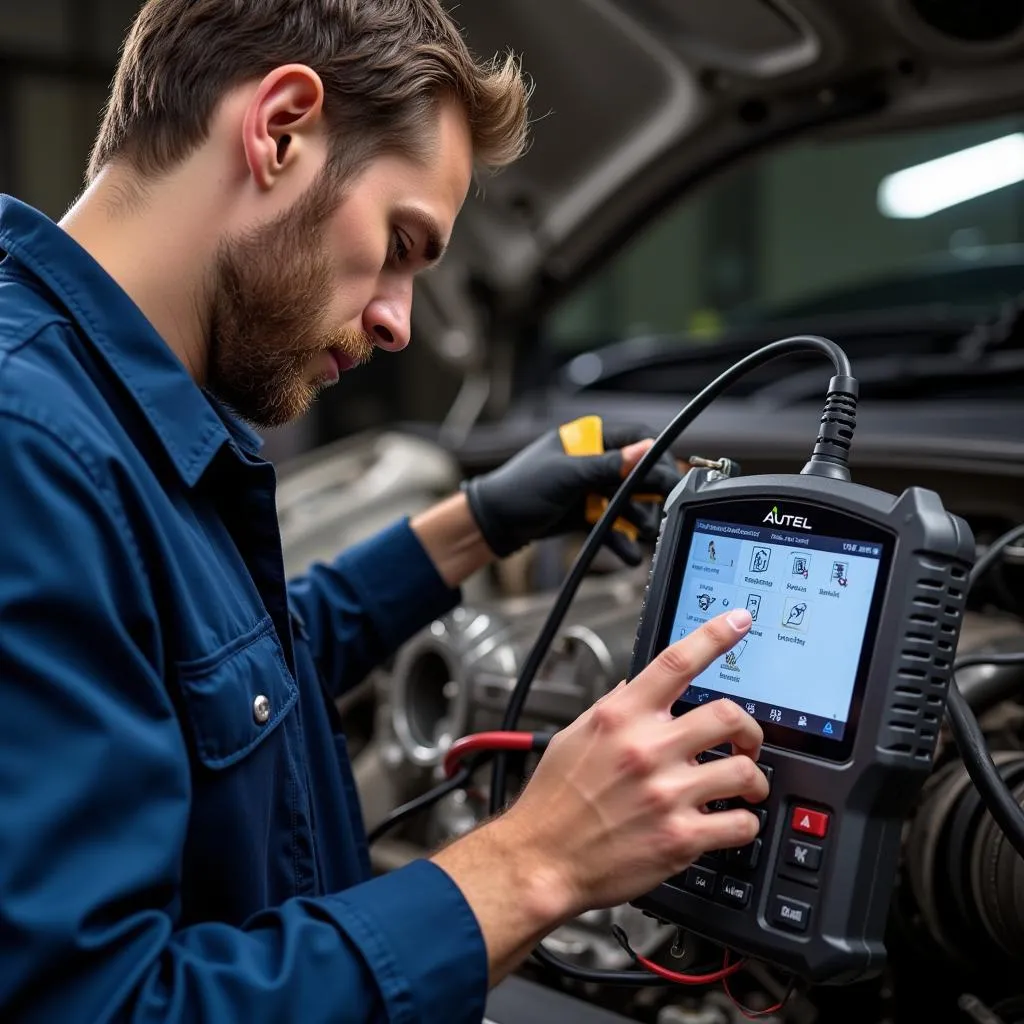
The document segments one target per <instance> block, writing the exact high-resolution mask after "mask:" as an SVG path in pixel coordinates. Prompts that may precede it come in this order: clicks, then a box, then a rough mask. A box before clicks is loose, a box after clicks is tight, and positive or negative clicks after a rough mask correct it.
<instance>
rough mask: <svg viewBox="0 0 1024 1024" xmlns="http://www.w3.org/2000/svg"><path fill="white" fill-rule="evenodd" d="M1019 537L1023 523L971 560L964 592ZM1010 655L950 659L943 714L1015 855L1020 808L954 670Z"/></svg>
mask: <svg viewBox="0 0 1024 1024" xmlns="http://www.w3.org/2000/svg"><path fill="white" fill-rule="evenodd" d="M1022 537H1024V526H1015V527H1014V528H1013V529H1012V530H1007V531H1006V533H1004V534H1003V535H1002V536H1001V537H999V538H998V539H997V540H995V541H994V542H993V543H992V544H991V545H989V548H988V550H987V551H986V552H985V554H984V555H982V556H981V558H979V559H978V560H977V562H975V564H974V567H973V568H972V569H971V572H970V575H969V576H968V577H967V590H968V592H970V590H971V588H972V587H974V586H975V585H976V584H977V582H978V580H979V579H981V577H982V576H984V574H985V573H986V572H988V570H989V569H990V568H992V566H993V565H994V564H995V563H996V561H997V560H998V559H999V558H1000V557H1001V556H1002V553H1003V551H1004V550H1005V549H1006V548H1008V547H1009V546H1010V545H1011V544H1013V543H1014V542H1015V541H1017V540H1020V539H1021V538H1022ZM1013 657H1014V655H998V654H991V655H988V656H985V655H981V654H979V655H974V656H970V655H965V656H964V657H963V658H960V659H959V660H957V661H954V662H953V678H952V679H951V680H950V684H949V694H948V697H947V700H946V717H947V719H948V721H949V727H950V730H951V731H952V733H953V739H954V741H955V742H956V745H957V749H958V750H959V751H960V757H961V759H962V760H963V762H964V767H965V768H966V769H967V774H968V775H969V776H970V778H971V782H973V783H974V786H975V788H976V789H977V790H978V793H979V794H980V796H981V799H982V802H983V803H984V804H985V807H986V808H987V810H988V812H989V814H991V815H992V817H993V818H994V819H995V822H996V824H997V825H998V826H999V830H1000V831H1001V832H1002V833H1003V835H1004V836H1006V839H1007V841H1008V842H1009V843H1010V845H1011V846H1012V847H1013V848H1014V849H1015V850H1016V851H1017V854H1018V856H1020V857H1024V809H1022V808H1021V806H1020V804H1018V803H1017V800H1016V799H1015V798H1014V796H1013V794H1012V793H1011V792H1010V789H1009V787H1008V786H1007V785H1006V782H1005V781H1004V779H1003V777H1002V776H1001V775H1000V774H999V772H998V770H997V769H996V766H995V764H994V763H993V761H992V756H991V754H989V752H988V744H986V742H985V735H984V733H982V731H981V726H980V725H978V720H977V718H975V716H974V712H973V711H972V710H971V707H970V705H969V704H968V703H967V701H966V700H965V699H964V695H963V694H962V693H961V692H960V687H959V686H958V685H957V681H956V673H957V672H958V671H959V670H960V669H962V668H968V667H969V666H971V665H981V664H990V665H998V664H1012V662H1011V661H1008V660H1007V659H1010V658H1013Z"/></svg>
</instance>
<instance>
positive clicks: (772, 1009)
mask: <svg viewBox="0 0 1024 1024" xmlns="http://www.w3.org/2000/svg"><path fill="white" fill-rule="evenodd" d="M728 962H729V951H728V950H726V951H725V963H728ZM742 962H743V961H742V960H741V961H740V963H741V964H742ZM722 988H723V989H725V994H726V995H727V996H728V997H729V999H730V1001H731V1002H732V1005H733V1006H735V1007H736V1009H737V1010H739V1011H740V1013H742V1014H743V1016H744V1017H746V1018H747V1020H758V1019H760V1018H761V1017H767V1016H768V1014H769V1013H778V1011H779V1010H781V1009H782V1007H783V1006H785V1005H786V999H787V998H788V997H789V994H788V993H787V994H786V995H785V996H783V997H782V998H781V999H780V1000H779V1001H778V1002H777V1003H776V1004H775V1005H774V1006H769V1007H767V1009H764V1010H748V1009H747V1008H746V1007H745V1006H744V1005H743V1004H742V1003H741V1002H740V1001H739V1000H738V999H737V998H736V997H735V996H734V995H733V994H732V992H730V991H729V982H728V980H727V979H725V978H723V979H722Z"/></svg>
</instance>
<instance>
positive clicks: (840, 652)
mask: <svg viewBox="0 0 1024 1024" xmlns="http://www.w3.org/2000/svg"><path fill="white" fill-rule="evenodd" d="M882 553H883V552H882V547H881V545H880V544H878V543H872V542H868V541H862V540H848V539H844V538H842V537H822V536H815V535H809V534H808V535H804V536H801V535H800V534H799V533H798V532H796V531H793V532H790V531H787V530H780V529H778V528H775V527H772V526H768V527H764V526H750V525H741V524H736V523H728V522H719V521H715V520H710V519H703V518H698V520H697V522H696V525H695V528H694V532H693V536H692V541H691V543H690V548H689V551H688V552H687V553H686V564H685V566H684V571H683V577H682V585H681V587H680V591H679V600H678V603H677V606H676V609H675V616H674V619H673V622H672V627H671V634H670V635H669V637H668V640H669V641H670V642H675V641H676V640H679V639H681V638H682V637H683V636H685V635H686V634H687V633H689V632H691V631H692V630H693V629H695V628H696V627H698V626H699V625H700V624H701V623H703V622H706V621H707V620H708V619H711V618H713V617H714V616H716V615H719V614H720V613H722V612H727V611H729V610H731V609H733V608H747V609H748V610H749V611H750V614H751V616H752V618H753V620H754V621H753V625H752V627H751V629H750V631H749V632H748V633H747V635H746V636H745V637H744V638H743V639H742V640H740V641H739V642H738V643H737V644H736V646H735V647H733V648H732V650H730V651H728V652H726V654H725V655H724V657H722V658H719V659H718V660H717V661H715V662H714V663H713V664H712V665H711V666H710V667H709V668H707V669H706V670H705V671H704V672H702V673H701V674H700V675H699V676H697V677H695V679H694V680H693V682H692V684H691V685H690V686H689V687H688V689H687V690H686V692H685V694H684V695H683V698H682V699H683V700H684V701H685V702H687V703H691V704H702V703H704V702H705V701H708V700H713V699H715V698H717V697H722V696H727V697H731V698H733V699H734V700H737V701H738V702H739V703H740V704H741V705H742V706H743V707H745V708H746V710H747V712H748V713H749V714H751V715H752V716H753V717H754V718H756V719H758V720H760V721H763V722H766V723H772V724H774V725H778V726H784V727H787V728H790V729H794V730H796V731H798V732H806V733H811V734H815V735H817V736H819V737H822V738H824V739H832V740H837V741H838V740H841V739H842V738H843V735H844V733H845V731H846V726H847V723H848V721H849V715H850V704H851V698H852V696H853V691H854V685H855V682H856V677H857V668H858V664H859V662H860V657H861V648H862V646H863V641H864V634H865V630H866V628H867V623H868V615H869V612H870V610H871V603H872V598H873V596H874V590H875V583H876V580H877V579H878V574H879V566H880V565H881V559H882Z"/></svg>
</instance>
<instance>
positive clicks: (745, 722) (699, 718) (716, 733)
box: [675, 697, 764, 761]
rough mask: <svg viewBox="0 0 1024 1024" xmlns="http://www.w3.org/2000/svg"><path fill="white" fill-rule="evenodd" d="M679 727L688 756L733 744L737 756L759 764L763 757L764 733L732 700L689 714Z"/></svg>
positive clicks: (685, 755)
mask: <svg viewBox="0 0 1024 1024" xmlns="http://www.w3.org/2000/svg"><path fill="white" fill-rule="evenodd" d="M675 724H676V727H677V728H678V730H679V746H680V750H681V752H682V755H683V756H684V757H694V756H695V755H697V754H699V753H701V752H702V751H704V750H711V748H712V747H717V746H720V745H721V744H723V743H730V744H732V749H733V751H734V752H735V753H737V754H742V755H745V756H746V757H749V758H751V759H752V760H755V761H756V760H757V758H758V757H759V756H760V754H761V744H762V743H763V742H764V730H763V729H762V728H761V726H760V725H758V723H757V721H756V720H755V719H754V718H753V717H752V716H751V715H748V714H747V713H746V711H744V710H743V708H741V707H740V706H739V705H738V704H736V703H734V702H733V701H731V700H729V699H728V698H724V697H723V698H722V699H721V700H715V701H712V702H711V703H710V704H701V705H699V706H698V707H695V708H694V709H693V710H692V711H686V712H684V713H683V714H682V715H680V717H679V718H678V719H676V723H675ZM716 760H721V758H717V759H716Z"/></svg>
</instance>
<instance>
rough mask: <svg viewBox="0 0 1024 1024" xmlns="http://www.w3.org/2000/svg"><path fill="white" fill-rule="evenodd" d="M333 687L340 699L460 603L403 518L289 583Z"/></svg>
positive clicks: (315, 652)
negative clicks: (346, 691)
mask: <svg viewBox="0 0 1024 1024" xmlns="http://www.w3.org/2000/svg"><path fill="white" fill-rule="evenodd" d="M289 596H290V599H291V602H292V606H293V609H294V610H295V611H296V612H297V613H298V614H299V616H300V617H301V618H302V621H303V623H304V625H305V628H306V632H307V633H308V635H309V643H310V647H311V650H312V652H313V657H314V658H315V659H316V661H317V664H318V665H319V667H320V671H321V674H322V675H323V679H324V683H325V685H326V686H327V688H328V690H329V692H330V693H331V694H332V695H333V696H335V697H338V696H340V695H341V694H342V693H344V692H345V690H347V689H349V688H351V687H352V686H354V685H355V684H356V683H358V682H359V681H360V680H361V679H362V678H363V677H364V676H365V675H366V673H367V672H369V671H370V670H371V669H373V668H374V667H376V666H377V665H379V664H380V663H381V662H382V661H384V660H385V659H386V658H388V657H389V656H390V655H391V654H393V653H394V652H395V651H396V650H397V649H398V648H399V647H400V646H401V645H402V644H403V643H405V641H406V640H408V639H409V638H410V637H411V636H412V635H413V634H414V633H416V632H418V631H419V630H421V629H423V628H424V627H425V626H427V625H429V624H430V623H431V622H432V621H433V620H434V619H436V618H438V617H439V616H441V615H444V614H445V613H446V612H448V611H451V609H452V608H454V607H455V605H456V604H457V603H458V602H459V599H460V597H461V591H460V590H458V589H452V588H449V587H448V586H447V584H446V583H445V582H444V580H443V579H442V578H441V576H440V574H439V573H438V571H437V569H436V568H435V566H434V563H433V562H432V561H431V559H430V556H429V555H428V554H427V553H426V551H425V550H424V548H423V545H422V544H421V543H420V541H419V538H417V536H416V534H415V533H414V532H413V530H412V528H411V527H410V525H409V520H408V519H407V518H406V519H402V520H400V521H399V522H397V523H394V524H392V525H391V526H388V527H386V528H385V529H384V530H382V531H381V532H379V533H377V534H376V535H375V536H373V537H370V538H368V539H367V540H364V541H362V542H360V543H359V544H356V545H354V546H353V547H351V548H349V549H348V550H347V551H345V552H343V553H342V554H341V555H339V556H338V557H337V558H336V559H334V561H333V562H330V563H328V564H324V563H320V564H317V565H314V566H313V567H312V568H311V569H310V570H309V571H308V572H307V573H306V574H305V575H304V576H301V577H298V578H296V579H293V580H292V581H291V583H290V585H289Z"/></svg>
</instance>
